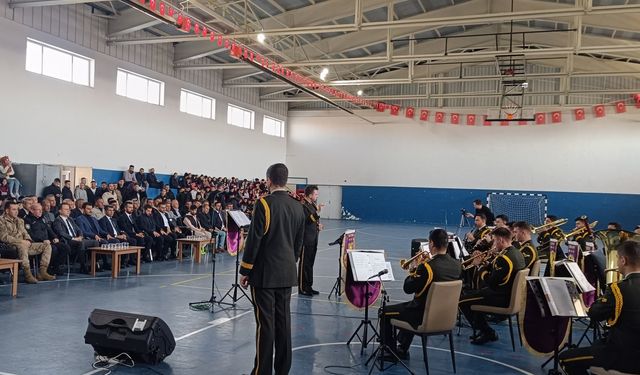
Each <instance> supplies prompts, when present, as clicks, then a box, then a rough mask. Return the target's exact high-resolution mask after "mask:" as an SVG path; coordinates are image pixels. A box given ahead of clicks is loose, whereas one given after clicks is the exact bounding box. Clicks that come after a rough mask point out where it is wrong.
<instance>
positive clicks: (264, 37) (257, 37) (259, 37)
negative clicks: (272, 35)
mask: <svg viewBox="0 0 640 375" xmlns="http://www.w3.org/2000/svg"><path fill="white" fill-rule="evenodd" d="M256 39H258V42H260V43H262V44H264V41H265V39H267V36H266V35H264V33H259V34H258V35H257V36H256Z"/></svg>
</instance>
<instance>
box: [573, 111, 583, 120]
mask: <svg viewBox="0 0 640 375" xmlns="http://www.w3.org/2000/svg"><path fill="white" fill-rule="evenodd" d="M573 117H574V118H575V119H576V121H582V120H584V117H585V114H584V108H576V109H574V110H573Z"/></svg>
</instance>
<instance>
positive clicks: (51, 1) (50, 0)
mask: <svg viewBox="0 0 640 375" xmlns="http://www.w3.org/2000/svg"><path fill="white" fill-rule="evenodd" d="M103 1H109V0H29V1H11V2H9V8H32V7H48V6H55V5H72V4H86V3H98V2H103Z"/></svg>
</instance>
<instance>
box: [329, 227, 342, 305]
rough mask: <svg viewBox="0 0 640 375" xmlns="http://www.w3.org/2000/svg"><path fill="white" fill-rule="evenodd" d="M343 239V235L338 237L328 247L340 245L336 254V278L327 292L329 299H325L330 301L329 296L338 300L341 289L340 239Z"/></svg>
mask: <svg viewBox="0 0 640 375" xmlns="http://www.w3.org/2000/svg"><path fill="white" fill-rule="evenodd" d="M343 238H344V233H342V235H341V236H340V237H338V238H337V239H336V240H335V241H333V242H331V243H330V244H329V246H333V245H340V252H339V253H338V278H337V279H336V282H335V283H334V284H333V288H331V291H330V292H329V297H327V299H329V300H330V299H331V296H332V295H333V294H335V296H336V299H338V298H340V289H341V288H342V239H343Z"/></svg>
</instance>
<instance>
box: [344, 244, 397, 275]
mask: <svg viewBox="0 0 640 375" xmlns="http://www.w3.org/2000/svg"><path fill="white" fill-rule="evenodd" d="M349 263H350V265H351V271H352V272H353V279H354V281H367V280H368V279H369V278H370V277H371V276H374V275H376V274H377V273H378V272H380V271H382V270H383V269H385V268H386V269H388V268H387V261H386V260H385V259H384V250H349ZM389 272H391V270H389ZM384 276H386V275H384ZM383 280H384V279H383Z"/></svg>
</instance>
